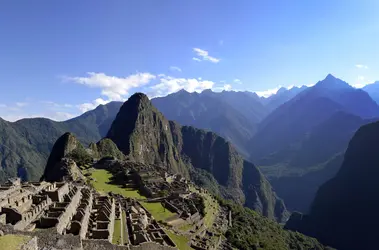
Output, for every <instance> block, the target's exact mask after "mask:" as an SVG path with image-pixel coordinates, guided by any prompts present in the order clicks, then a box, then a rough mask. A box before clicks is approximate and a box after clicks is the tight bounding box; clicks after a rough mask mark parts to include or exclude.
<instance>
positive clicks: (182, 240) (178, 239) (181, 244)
mask: <svg viewBox="0 0 379 250" xmlns="http://www.w3.org/2000/svg"><path fill="white" fill-rule="evenodd" d="M165 232H166V233H167V235H168V236H169V237H170V238H171V239H172V240H173V241H174V242H175V245H176V246H177V248H178V249H179V250H193V248H191V247H190V246H189V244H188V243H189V239H188V238H187V237H185V236H182V235H177V234H174V233H173V232H171V231H169V230H165Z"/></svg>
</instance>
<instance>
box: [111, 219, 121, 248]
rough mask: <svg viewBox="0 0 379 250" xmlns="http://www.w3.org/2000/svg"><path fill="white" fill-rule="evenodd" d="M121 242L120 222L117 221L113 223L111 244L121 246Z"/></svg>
mask: <svg viewBox="0 0 379 250" xmlns="http://www.w3.org/2000/svg"><path fill="white" fill-rule="evenodd" d="M121 240H122V236H121V220H119V219H117V220H115V221H114V231H113V239H112V244H116V245H121Z"/></svg>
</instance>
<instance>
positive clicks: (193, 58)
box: [192, 57, 201, 62]
mask: <svg viewBox="0 0 379 250" xmlns="http://www.w3.org/2000/svg"><path fill="white" fill-rule="evenodd" d="M192 60H194V61H196V62H201V59H199V58H197V57H192Z"/></svg>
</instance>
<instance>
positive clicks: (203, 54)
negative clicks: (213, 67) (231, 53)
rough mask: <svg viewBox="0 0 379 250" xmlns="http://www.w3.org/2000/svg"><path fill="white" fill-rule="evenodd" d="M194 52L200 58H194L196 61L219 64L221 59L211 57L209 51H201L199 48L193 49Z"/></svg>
mask: <svg viewBox="0 0 379 250" xmlns="http://www.w3.org/2000/svg"><path fill="white" fill-rule="evenodd" d="M193 51H194V52H195V53H196V55H197V56H198V57H193V58H192V59H193V60H195V61H209V62H212V63H218V62H220V59H219V58H216V57H213V56H210V55H209V53H208V51H206V50H202V49H199V48H193Z"/></svg>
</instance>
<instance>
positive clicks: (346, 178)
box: [287, 122, 379, 250]
mask: <svg viewBox="0 0 379 250" xmlns="http://www.w3.org/2000/svg"><path fill="white" fill-rule="evenodd" d="M378 166H379V122H375V123H371V124H368V125H364V126H362V127H361V128H360V129H359V130H358V131H357V132H356V133H355V135H354V137H353V139H352V140H351V141H350V143H349V147H348V149H347V151H346V153H345V157H344V161H343V163H342V166H341V168H340V170H339V172H338V173H337V175H336V176H335V177H334V178H332V179H331V180H329V181H328V182H326V183H325V184H323V185H322V186H321V187H320V188H319V190H318V192H317V195H316V198H315V199H314V201H313V205H312V208H311V211H310V213H309V215H304V216H302V215H299V214H295V215H293V216H291V219H290V220H289V221H288V223H287V228H289V229H293V230H296V231H300V232H303V233H305V234H308V235H311V236H314V237H316V238H318V239H319V240H320V241H321V242H323V243H324V244H328V245H330V246H332V247H336V248H338V249H346V250H353V249H362V250H366V249H367V250H369V249H377V246H378V244H377V240H376V238H377V235H378V233H379V230H378V226H377V225H378V223H379V217H378V216H376V214H377V210H378V207H379V191H378V190H379V183H378V181H377V177H378V176H379V168H378Z"/></svg>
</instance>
